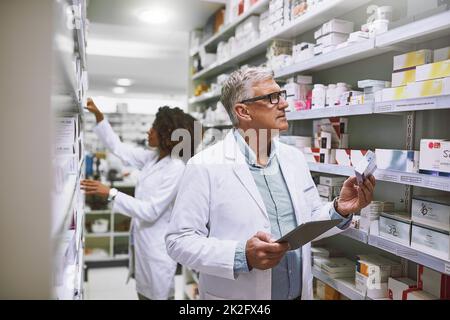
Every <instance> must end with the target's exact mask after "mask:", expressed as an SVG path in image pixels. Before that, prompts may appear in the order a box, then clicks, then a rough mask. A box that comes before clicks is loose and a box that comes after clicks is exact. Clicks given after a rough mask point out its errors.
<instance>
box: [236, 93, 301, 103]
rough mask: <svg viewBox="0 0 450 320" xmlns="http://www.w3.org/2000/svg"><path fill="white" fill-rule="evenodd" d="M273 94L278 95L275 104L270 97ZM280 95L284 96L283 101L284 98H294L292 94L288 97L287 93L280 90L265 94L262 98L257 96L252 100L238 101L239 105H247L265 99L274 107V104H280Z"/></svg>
mask: <svg viewBox="0 0 450 320" xmlns="http://www.w3.org/2000/svg"><path fill="white" fill-rule="evenodd" d="M275 93H277V94H278V96H277V101H276V102H273V101H272V97H271V96H272V95H273V94H275ZM282 94H283V95H284V98H283V99H285V100H286V98H288V97H292V96H294V95H293V94H291V95H288V94H287V92H286V90H281V91H275V92H272V93H269V94H265V95H263V96H257V97H254V98H250V99H245V100H242V101H240V102H239V103H244V104H245V103H248V102H256V101H259V100H265V99H267V100H269V101H270V103H271V104H274V105H275V104H278V103H280V96H281V95H282Z"/></svg>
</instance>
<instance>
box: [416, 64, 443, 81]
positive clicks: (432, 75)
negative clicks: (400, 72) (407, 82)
mask: <svg viewBox="0 0 450 320" xmlns="http://www.w3.org/2000/svg"><path fill="white" fill-rule="evenodd" d="M446 77H450V60H443V61H439V62H435V63H430V64H424V65H422V66H418V67H416V81H425V80H433V79H439V78H446Z"/></svg>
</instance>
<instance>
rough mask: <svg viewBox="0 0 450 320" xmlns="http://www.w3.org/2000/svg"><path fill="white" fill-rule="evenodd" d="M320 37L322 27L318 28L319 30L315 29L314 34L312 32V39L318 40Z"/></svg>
mask: <svg viewBox="0 0 450 320" xmlns="http://www.w3.org/2000/svg"><path fill="white" fill-rule="evenodd" d="M321 36H322V27H320V28H319V29H317V30H316V31H315V32H314V39H316V40H317V39H319V38H320V37H321Z"/></svg>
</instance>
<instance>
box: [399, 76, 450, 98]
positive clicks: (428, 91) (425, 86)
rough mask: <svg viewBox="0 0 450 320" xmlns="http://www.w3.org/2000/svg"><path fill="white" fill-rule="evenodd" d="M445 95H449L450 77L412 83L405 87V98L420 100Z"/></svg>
mask: <svg viewBox="0 0 450 320" xmlns="http://www.w3.org/2000/svg"><path fill="white" fill-rule="evenodd" d="M416 76H417V75H416ZM445 94H450V77H447V78H443V79H434V80H426V81H421V82H414V83H410V84H408V85H407V86H406V96H407V97H408V98H422V97H430V96H440V95H445Z"/></svg>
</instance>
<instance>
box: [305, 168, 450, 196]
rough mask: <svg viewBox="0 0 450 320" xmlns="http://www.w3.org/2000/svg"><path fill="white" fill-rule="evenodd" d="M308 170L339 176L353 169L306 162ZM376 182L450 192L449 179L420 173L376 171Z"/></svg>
mask: <svg viewBox="0 0 450 320" xmlns="http://www.w3.org/2000/svg"><path fill="white" fill-rule="evenodd" d="M308 166H309V169H310V170H311V171H314V172H321V173H328V174H335V175H339V176H351V175H354V169H353V167H346V166H339V165H337V164H325V163H314V162H308ZM374 176H375V178H376V179H377V180H380V181H386V182H393V183H399V184H403V185H409V186H416V187H421V188H429V189H435V190H440V191H447V192H449V191H450V178H448V177H437V176H430V175H426V174H420V173H410V172H401V171H393V170H381V169H377V170H376V171H375V173H374Z"/></svg>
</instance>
